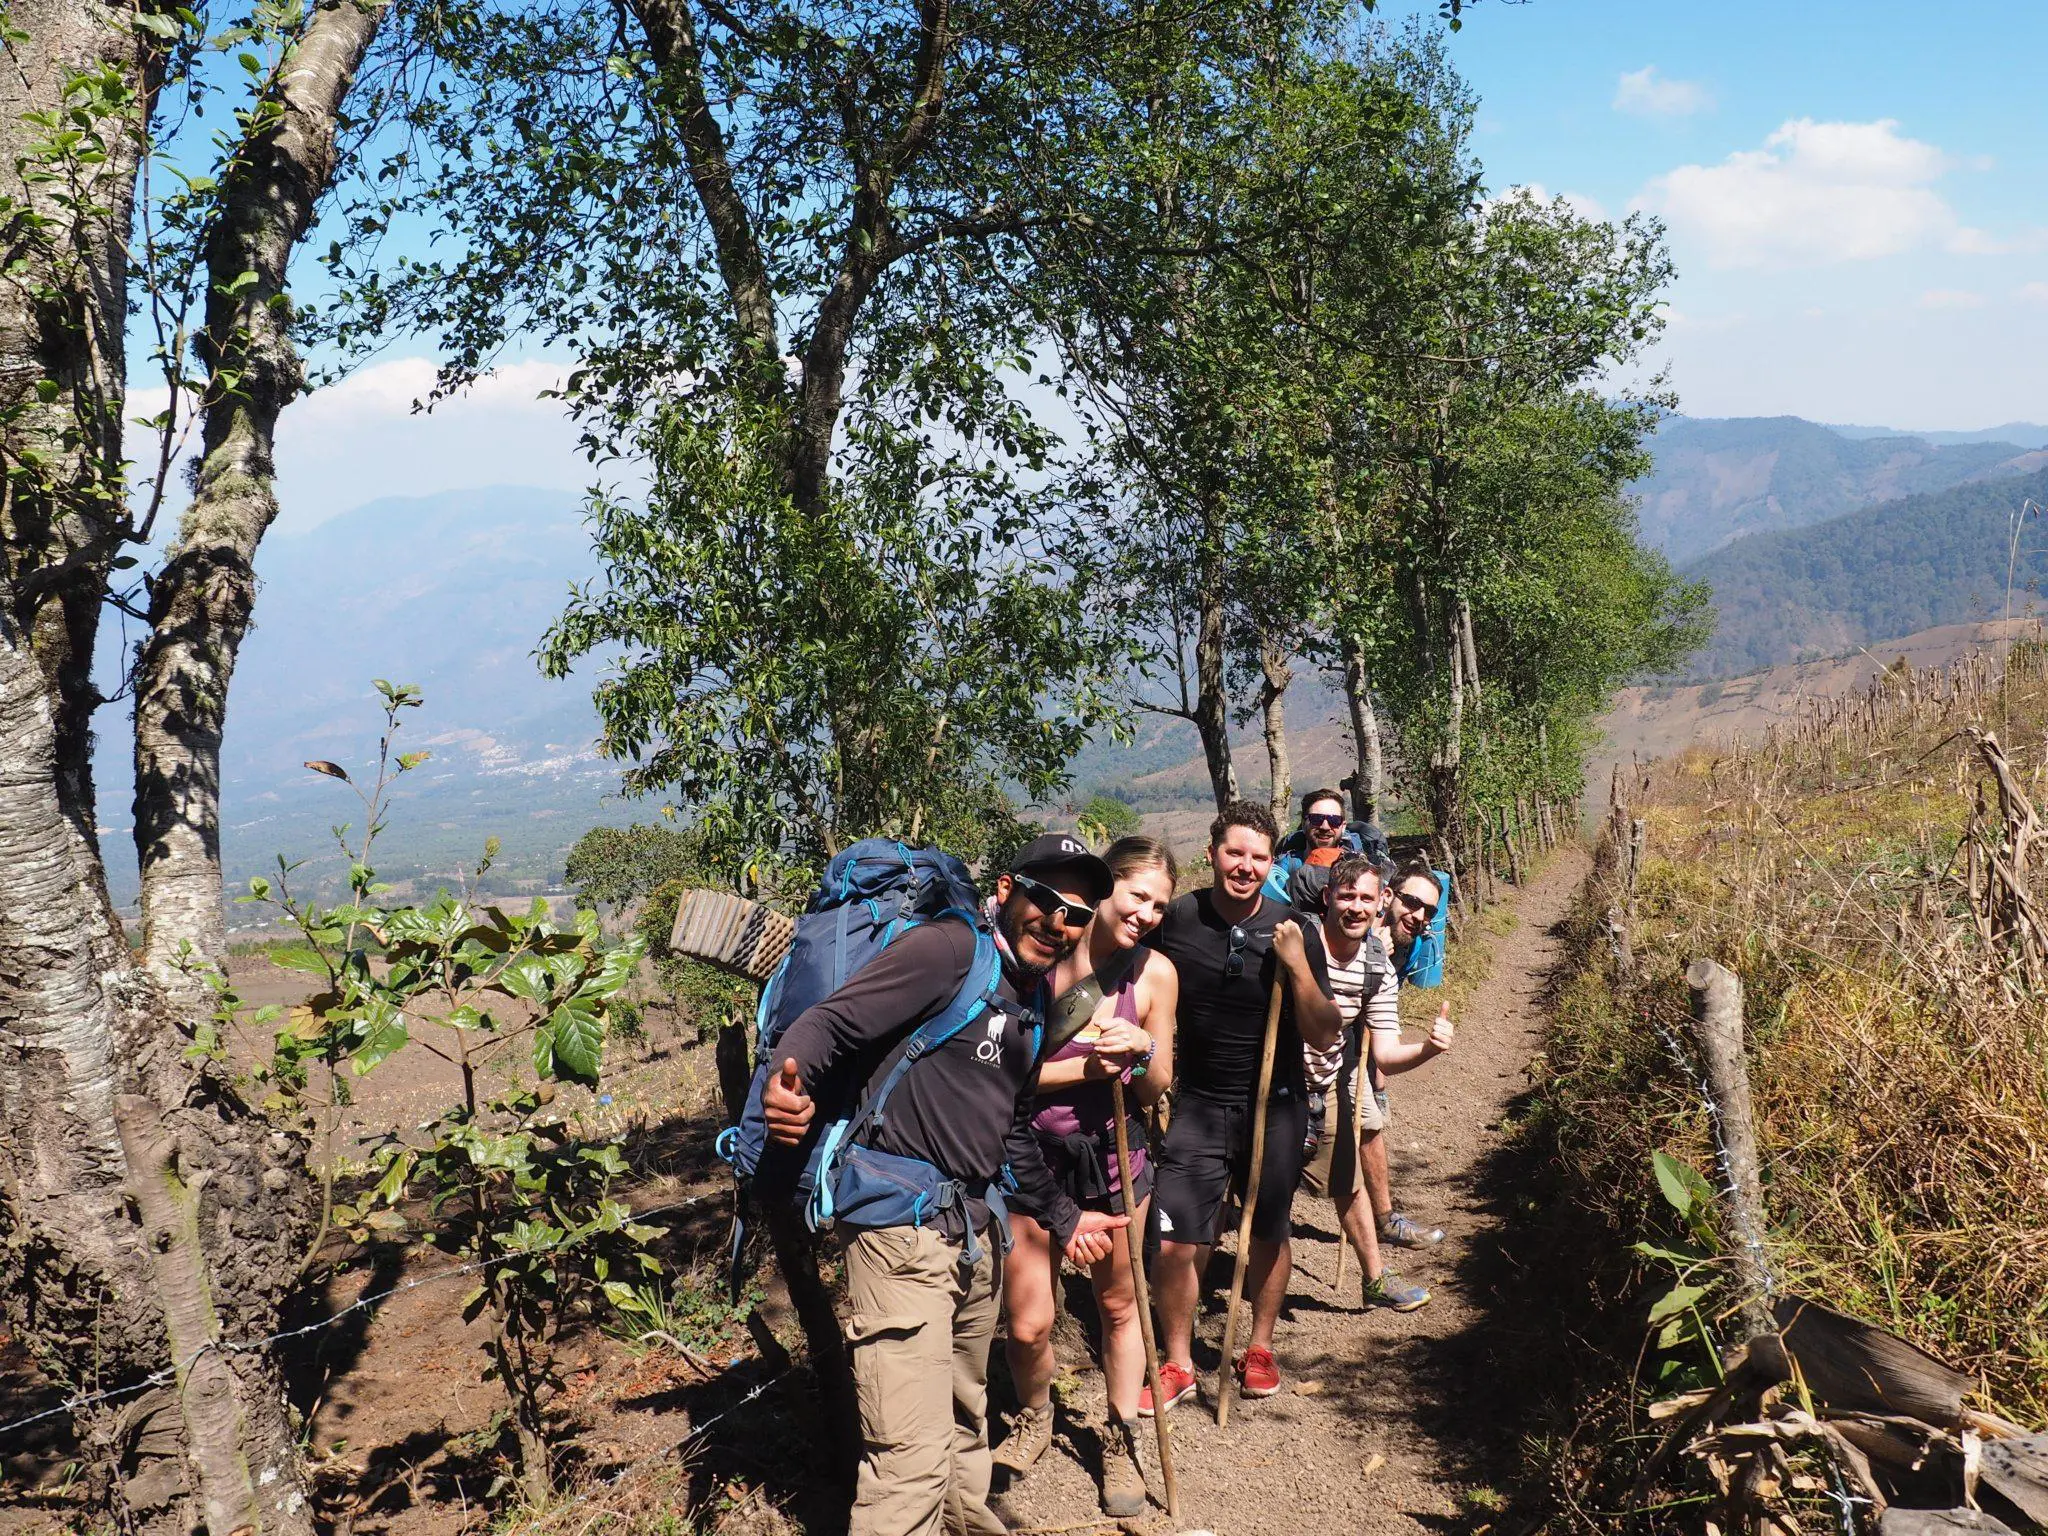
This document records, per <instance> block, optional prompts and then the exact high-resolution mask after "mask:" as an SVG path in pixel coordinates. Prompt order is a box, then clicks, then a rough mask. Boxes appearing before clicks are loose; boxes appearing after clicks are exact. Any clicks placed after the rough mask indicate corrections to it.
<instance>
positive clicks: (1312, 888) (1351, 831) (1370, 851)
mask: <svg viewBox="0 0 2048 1536" xmlns="http://www.w3.org/2000/svg"><path fill="white" fill-rule="evenodd" d="M1354 853H1363V854H1367V855H1370V856H1371V857H1373V858H1375V859H1385V858H1389V857H1390V855H1389V852H1388V847H1387V834H1386V833H1384V832H1382V831H1381V830H1380V829H1379V828H1378V827H1376V826H1374V825H1373V824H1372V823H1371V822H1369V821H1347V820H1346V819H1345V816H1344V794H1343V791H1341V790H1336V789H1312V790H1310V791H1308V793H1306V794H1305V795H1303V796H1302V797H1301V825H1299V826H1298V827H1296V828H1295V829H1294V830H1293V831H1292V832H1290V833H1288V834H1287V836H1286V837H1285V838H1284V839H1282V840H1281V842H1280V843H1279V845H1278V846H1277V847H1275V848H1274V850H1273V868H1272V871H1271V873H1269V874H1268V875H1267V876H1266V894H1267V895H1268V896H1270V897H1272V898H1273V900H1275V901H1284V902H1287V903H1289V904H1290V905H1293V906H1296V907H1299V908H1300V909H1301V910H1302V911H1304V912H1310V913H1321V911H1322V910H1323V902H1322V895H1323V886H1324V885H1325V883H1327V881H1328V879H1329V874H1330V869H1331V866H1333V865H1334V864H1336V862H1337V861H1338V860H1339V859H1342V858H1345V857H1347V856H1348V855H1350V854H1354Z"/></svg>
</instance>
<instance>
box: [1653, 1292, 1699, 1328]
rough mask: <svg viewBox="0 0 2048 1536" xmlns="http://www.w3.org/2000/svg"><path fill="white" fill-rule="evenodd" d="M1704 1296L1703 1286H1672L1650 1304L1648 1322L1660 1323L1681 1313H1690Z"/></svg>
mask: <svg viewBox="0 0 2048 1536" xmlns="http://www.w3.org/2000/svg"><path fill="white" fill-rule="evenodd" d="M1706 1294H1707V1287H1706V1286H1704V1285H1674V1286H1672V1287H1671V1289H1670V1290H1668V1291H1666V1292H1665V1293H1664V1294H1663V1295H1662V1296H1659V1297H1658V1298H1657V1299H1656V1301H1655V1302H1653V1303H1652V1304H1651V1306H1650V1321H1651V1322H1652V1323H1661V1322H1664V1321H1665V1320H1666V1319H1668V1318H1671V1317H1675V1316H1676V1315H1677V1314H1679V1313H1681V1312H1687V1311H1690V1310H1691V1309H1692V1308H1693V1307H1694V1306H1696V1305H1697V1304H1698V1303H1699V1300H1700V1298H1701V1297H1702V1296H1705V1295H1706Z"/></svg>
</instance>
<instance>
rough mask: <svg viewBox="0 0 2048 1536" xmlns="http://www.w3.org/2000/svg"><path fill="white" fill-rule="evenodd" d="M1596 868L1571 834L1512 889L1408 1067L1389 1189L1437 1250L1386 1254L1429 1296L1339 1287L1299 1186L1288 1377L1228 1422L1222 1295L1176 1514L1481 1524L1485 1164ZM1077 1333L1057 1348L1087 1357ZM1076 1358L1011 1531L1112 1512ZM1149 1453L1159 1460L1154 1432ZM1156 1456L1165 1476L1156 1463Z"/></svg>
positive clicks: (1387, 1525) (1229, 1531)
mask: <svg viewBox="0 0 2048 1536" xmlns="http://www.w3.org/2000/svg"><path fill="white" fill-rule="evenodd" d="M1585 874H1586V863H1585V859H1584V856H1583V855H1582V854H1580V853H1579V852H1578V850H1577V849H1575V848H1567V849H1565V850H1562V851H1561V852H1560V853H1559V854H1558V855H1557V856H1556V857H1554V858H1553V859H1552V860H1551V861H1550V863H1549V865H1548V866H1547V867H1546V868H1545V869H1544V871H1543V872H1542V874H1541V875H1539V876H1538V877H1537V879H1536V881H1535V882H1534V883H1533V884H1532V885H1531V886H1530V888H1529V889H1528V891H1527V892H1525V893H1524V894H1523V895H1522V896H1521V897H1520V899H1519V901H1518V902H1517V904H1516V915H1517V921H1516V924H1515V926H1514V928H1513V929H1512V931H1510V932H1509V933H1508V934H1506V935H1505V936H1504V937H1502V938H1499V939H1497V940H1495V941H1494V948H1493V963H1492V966H1491V969H1490V971H1489V974H1488V976H1487V978H1486V980H1485V981H1484V982H1483V983H1482V984H1481V985H1480V987H1479V989H1478V991H1477V993H1476V995H1475V996H1474V997H1473V1000H1472V1001H1471V1003H1470V1004H1469V1005H1468V1006H1467V1007H1466V1009H1465V1017H1463V1018H1461V1019H1459V1020H1458V1021H1457V1023H1458V1043H1457V1048H1456V1050H1455V1051H1454V1053H1453V1054H1452V1055H1451V1056H1450V1057H1449V1058H1448V1059H1446V1060H1445V1061H1444V1062H1442V1063H1441V1064H1439V1065H1437V1066H1435V1067H1433V1068H1425V1069H1423V1070H1420V1071H1418V1072H1416V1073H1415V1074H1413V1075H1412V1076H1409V1077H1406V1078H1402V1079H1399V1080H1398V1081H1397V1082H1396V1084H1395V1087H1394V1095H1393V1124H1392V1127H1391V1129H1390V1131H1389V1135H1390V1136H1391V1137H1392V1138H1393V1140H1392V1145H1391V1151H1392V1154H1393V1175H1394V1191H1395V1199H1396V1202H1397V1203H1398V1204H1399V1205H1400V1206H1401V1207H1403V1208H1405V1209H1406V1210H1407V1211H1408V1212H1409V1213H1410V1214H1411V1215H1413V1216H1414V1217H1415V1219H1416V1220H1417V1221H1419V1222H1423V1223H1425V1224H1433V1225H1437V1226H1441V1227H1442V1228H1443V1229H1444V1231H1445V1234H1446V1236H1445V1239H1444V1242H1443V1244H1442V1246H1441V1247H1440V1248H1438V1249H1435V1250H1433V1251H1428V1252H1423V1253H1410V1252H1407V1251H1405V1250H1398V1249H1397V1250H1392V1251H1391V1252H1392V1262H1393V1264H1394V1266H1395V1267H1396V1268H1397V1269H1399V1270H1400V1271H1401V1272H1402V1273H1404V1274H1406V1275H1408V1276H1409V1277H1411V1278H1413V1279H1417V1280H1420V1281H1422V1282H1423V1283H1424V1284H1426V1285H1428V1286H1429V1287H1430V1289H1431V1290H1432V1291H1434V1292H1435V1299H1434V1300H1433V1301H1432V1302H1431V1303H1430V1304H1429V1305H1428V1306H1427V1307H1425V1308H1423V1309H1422V1310H1421V1311H1419V1312H1414V1313H1410V1314H1408V1315H1406V1316H1399V1315H1396V1314H1394V1313H1391V1312H1385V1311H1375V1312H1371V1313H1367V1312H1363V1311H1361V1310H1360V1309H1359V1297H1358V1288H1357V1287H1358V1268H1357V1265H1356V1264H1355V1263H1353V1264H1351V1265H1350V1266H1349V1278H1348V1280H1347V1283H1346V1285H1345V1289H1344V1293H1343V1294H1342V1295H1341V1296H1340V1295H1338V1294H1337V1293H1336V1292H1335V1290H1334V1288H1333V1283H1334V1281H1335V1279H1336V1270H1337V1246H1336V1221H1335V1218H1334V1216H1333V1214H1332V1212H1331V1209H1330V1205H1329V1202H1328V1201H1327V1200H1322V1199H1315V1198H1311V1197H1309V1196H1307V1195H1300V1196H1297V1197H1296V1199H1295V1205H1294V1238H1295V1240H1294V1282H1293V1285H1292V1287H1291V1289H1290V1292H1289V1305H1288V1307H1287V1309H1286V1311H1285V1312H1283V1314H1282V1316H1281V1320H1280V1327H1279V1332H1278V1336H1277V1339H1276V1343H1277V1345H1278V1350H1277V1353H1278V1355H1279V1359H1280V1365H1281V1370H1282V1372H1283V1375H1284V1377H1285V1385H1284V1386H1283V1388H1282V1390H1281V1393H1280V1395H1279V1396H1277V1397H1273V1398H1269V1399H1266V1400H1264V1401H1260V1402H1240V1403H1239V1404H1237V1405H1236V1406H1235V1407H1234V1408H1233V1410H1232V1415H1231V1424H1230V1427H1229V1429H1228V1430H1223V1431H1219V1430H1218V1429H1217V1428H1216V1426H1215V1422H1214V1418H1213V1413H1212V1410H1211V1408H1210V1406H1209V1404H1210V1402H1211V1401H1212V1399H1210V1398H1209V1397H1208V1396H1207V1394H1208V1393H1209V1391H1210V1390H1211V1389H1212V1388H1213V1383H1214V1379H1215V1378H1214V1375H1213V1371H1214V1368H1215V1363H1216V1354H1217V1348H1218V1340H1219V1339H1220V1337H1221V1334H1222V1321H1223V1319H1222V1310H1221V1303H1220V1301H1219V1302H1218V1303H1217V1304H1216V1306H1215V1307H1214V1308H1213V1309H1212V1310H1211V1311H1210V1312H1209V1313H1208V1314H1207V1315H1206V1316H1205V1317H1204V1319H1203V1324H1202V1327H1201V1330H1200V1337H1199V1338H1198V1340H1197V1342H1196V1346H1195V1350H1196V1365H1197V1367H1198V1368H1200V1369H1203V1370H1204V1371H1206V1372H1209V1373H1211V1374H1209V1375H1208V1376H1207V1377H1206V1379H1205V1382H1204V1393H1205V1397H1204V1402H1203V1405H1202V1407H1201V1408H1199V1409H1197V1408H1196V1405H1195V1404H1194V1403H1193V1402H1189V1403H1186V1404H1183V1405H1182V1407H1181V1408H1180V1409H1179V1410H1178V1411H1176V1412H1175V1414H1174V1415H1173V1418H1172V1420H1171V1423H1172V1426H1173V1430H1174V1451H1175V1461H1176V1463H1177V1466H1178V1470H1179V1474H1180V1484H1181V1519H1180V1521H1179V1528H1180V1529H1182V1530H1193V1529H1202V1530H1209V1531H1214V1532H1217V1533H1218V1536H1264V1533H1271V1536H1280V1533H1289V1536H1293V1533H1298V1532H1305V1531H1315V1532H1328V1533H1332V1536H1335V1533H1353V1532H1361V1533H1372V1536H1381V1533H1386V1536H1394V1533H1411V1532H1417V1533H1419V1532H1442V1531H1444V1530H1446V1529H1447V1528H1460V1527H1462V1526H1463V1525H1465V1524H1466V1520H1467V1517H1470V1519H1471V1523H1472V1524H1474V1525H1479V1524H1484V1523H1485V1521H1486V1519H1487V1511H1488V1505H1489V1504H1490V1502H1491V1500H1490V1495H1489V1491H1488V1482H1489V1472H1490V1470H1491V1469H1493V1468H1494V1467H1496V1466H1498V1465H1499V1462H1498V1460H1497V1458H1499V1457H1500V1456H1501V1455H1503V1453H1504V1452H1505V1450H1506V1449H1507V1448H1509V1447H1510V1446H1511V1444H1512V1435H1513V1430H1514V1426H1513V1425H1511V1424H1503V1423H1501V1422H1500V1414H1499V1413H1497V1412H1495V1411H1494V1409H1495V1405H1496V1404H1497V1403H1498V1401H1499V1398H1498V1394H1495V1393H1492V1392H1490V1386H1489V1384H1490V1381H1491V1380H1492V1379H1493V1378H1494V1374H1495V1371H1496V1369H1497V1368H1498V1367H1499V1365H1500V1364H1503V1363H1504V1362H1503V1361H1502V1360H1501V1358H1500V1352H1502V1351H1504V1350H1508V1349H1511V1347H1512V1346H1511V1345H1510V1344H1509V1343H1508V1341H1507V1340H1506V1339H1505V1338H1504V1337H1499V1336H1496V1333H1495V1329H1494V1324H1493V1317H1494V1316H1495V1312H1494V1310H1493V1309H1494V1308H1495V1307H1496V1306H1498V1305H1499V1304H1500V1302H1501V1296H1500V1293H1499V1292H1498V1291H1497V1290H1496V1288H1495V1286H1494V1284H1493V1279H1494V1277H1495V1276H1497V1275H1498V1274H1499V1273H1500V1260H1501V1259H1502V1257H1503V1256H1502V1255H1501V1254H1500V1253H1499V1252H1498V1249H1497V1245H1496V1244H1495V1243H1494V1242H1493V1241H1492V1234H1493V1232H1494V1230H1495V1229H1496V1227H1497V1226H1498V1218H1497V1202H1498V1200H1499V1199H1500V1198H1501V1196H1500V1194H1499V1193H1498V1192H1497V1191H1495V1190H1492V1189H1491V1188H1489V1186H1490V1184H1491V1183H1492V1182H1493V1181H1492V1180H1491V1179H1490V1178H1489V1176H1488V1175H1489V1165H1490V1163H1491V1162H1492V1161H1493V1153H1494V1150H1495V1148H1496V1147H1497V1146H1498V1145H1499V1141H1500V1137H1499V1126H1500V1122H1501V1117H1502V1115H1503V1113H1504V1111H1505V1110H1506V1108H1507V1106H1508V1104H1509V1101H1510V1100H1511V1099H1512V1098H1514V1096H1515V1095H1516V1094H1518V1093H1519V1092H1521V1091H1522V1090H1523V1089H1524V1088H1525V1087H1526V1076H1525V1068H1526V1067H1527V1066H1528V1063H1529V1061H1530V1059H1531V1058H1532V1057H1533V1056H1534V1055H1535V1053H1536V1052H1537V1050H1538V1049H1539V1048H1540V1042H1541V1033H1542V1025H1543V1005H1542V997H1541V995H1542V992H1543V989H1544V986H1545V983H1546V981H1547V979H1548V977H1549V975H1550V973H1551V970H1552V968H1553V966H1554V965H1555V964H1556V960H1557V941H1556V939H1555V938H1553V937H1552V933H1551V930H1552V928H1553V927H1554V925H1555V924H1556V923H1557V921H1558V919H1559V918H1560V917H1562V916H1563V915H1564V912H1565V910H1566V908H1567V906H1568V905H1569V903H1570V901H1571V898H1572V895H1573V893H1574V892H1575V891H1576V890H1577V889H1578V887H1579V885H1580V884H1581V882H1582V881H1583V880H1584V878H1585ZM1509 1258H1510V1260H1511V1256H1509ZM1224 1273H1225V1274H1226V1275H1227V1270H1226V1271H1224ZM1227 1283H1228V1282H1227V1279H1226V1281H1225V1285H1226V1286H1227ZM1068 1333H1069V1335H1070V1336H1069V1337H1066V1338H1063V1340H1062V1348H1061V1359H1062V1361H1063V1363H1065V1364H1067V1365H1068V1367H1069V1368H1070V1369H1072V1368H1074V1367H1077V1366H1087V1362H1086V1357H1085V1354H1084V1352H1083V1350H1082V1349H1081V1348H1080V1347H1078V1345H1077V1343H1076V1339H1075V1338H1074V1337H1073V1336H1071V1335H1072V1330H1068ZM1078 1374H1079V1376H1080V1381H1081V1392H1080V1394H1079V1401H1078V1403H1077V1404H1076V1405H1075V1406H1076V1411H1075V1412H1074V1413H1073V1414H1072V1416H1071V1417H1070V1418H1063V1421H1062V1431H1061V1435H1060V1438H1059V1439H1058V1440H1057V1441H1056V1442H1055V1444H1054V1448H1053V1450H1052V1451H1051V1452H1049V1453H1048V1454H1047V1456H1046V1457H1045V1459H1044V1460H1043V1461H1041V1462H1040V1463H1039V1465H1038V1466H1037V1467H1036V1468H1034V1469H1033V1470H1032V1472H1031V1474H1030V1476H1029V1477H1028V1478H1027V1479H1026V1480H1024V1481H1023V1482H1021V1483H1018V1484H1015V1485H1013V1486H1012V1487H1010V1488H1009V1489H1007V1490H1006V1491H1005V1492H1004V1494H1003V1500H1002V1502H1003V1508H1004V1510H1005V1511H1006V1513H1007V1514H1008V1515H1009V1516H1010V1518H1011V1523H1012V1525H1013V1528H1024V1529H1029V1528H1041V1529H1043V1528H1058V1527H1066V1526H1074V1524H1075V1522H1084V1521H1087V1520H1089V1519H1090V1518H1091V1517H1093V1516H1095V1515H1097V1514H1098V1512H1099V1509H1098V1504H1097V1500H1096V1487H1095V1483H1094V1480H1093V1475H1092V1472H1091V1471H1090V1470H1089V1469H1090V1468H1092V1467H1093V1466H1094V1465H1095V1464H1096V1450H1095V1447H1096V1443H1097V1442H1096V1428H1097V1426H1099V1425H1100V1424H1101V1423H1102V1413H1103V1404H1102V1377H1101V1375H1100V1373H1099V1372H1098V1371H1096V1370H1094V1369H1092V1366H1089V1367H1088V1368H1085V1369H1082V1370H1080V1371H1079V1372H1078ZM1147 1459H1148V1463H1154V1456H1153V1453H1152V1451H1151V1447H1150V1441H1149V1429H1148V1441H1147ZM1368 1467H1371V1468H1372V1470H1371V1471H1370V1472H1368V1471H1367V1468H1368ZM1149 1471H1150V1475H1151V1476H1152V1477H1153V1478H1154V1480H1155V1491H1156V1479H1157V1468H1156V1464H1152V1465H1150V1466H1149ZM1155 1526H1156V1528H1157V1529H1160V1530H1167V1529H1171V1527H1170V1526H1169V1525H1168V1524H1167V1523H1166V1522H1165V1521H1164V1518H1163V1517H1161V1518H1160V1520H1159V1521H1157V1522H1154V1523H1153V1525H1148V1527H1147V1528H1148V1529H1152V1528H1154V1527H1155ZM1081 1529H1085V1527H1077V1528H1076V1536H1078V1533H1079V1530H1081Z"/></svg>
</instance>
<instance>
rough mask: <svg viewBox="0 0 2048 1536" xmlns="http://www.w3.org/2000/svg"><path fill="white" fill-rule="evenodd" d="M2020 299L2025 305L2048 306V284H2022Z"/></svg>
mask: <svg viewBox="0 0 2048 1536" xmlns="http://www.w3.org/2000/svg"><path fill="white" fill-rule="evenodd" d="M2019 298H2020V301H2021V302H2022V303H2025V304H2044V305H2048V283H2023V284H2021V285H2020V291H2019Z"/></svg>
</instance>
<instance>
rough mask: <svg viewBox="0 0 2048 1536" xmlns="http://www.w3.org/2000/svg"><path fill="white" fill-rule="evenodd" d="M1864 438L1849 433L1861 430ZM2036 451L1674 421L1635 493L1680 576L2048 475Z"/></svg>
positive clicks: (2046, 459)
mask: <svg viewBox="0 0 2048 1536" xmlns="http://www.w3.org/2000/svg"><path fill="white" fill-rule="evenodd" d="M1862 430H1863V429H1854V428H1852V429H1848V431H1852V432H1853V431H1862ZM2016 431H2018V432H2019V433H2020V434H2021V435H2023V436H2027V437H2028V438H2029V443H2026V444H2022V443H2017V442H2005V441H1989V440H1985V439H1983V438H1982V437H1981V436H1980V435H1979V434H1961V433H1958V434H1941V435H1942V436H1946V437H1952V438H1954V439H1956V440H1955V441H1952V442H1946V443H1943V442H1936V441H1935V440H1934V435H1931V434H1925V433H1909V434H1899V435H1896V436H1865V437H1854V436H1849V435H1845V433H1844V432H1842V431H1837V430H1835V429H1833V428H1830V427H1824V426H1821V425H1819V424H1817V423H1815V422H1811V421H1806V420H1804V419H1802V418H1800V417H1797V416H1760V417H1733V418H1727V419H1722V420H1707V419H1700V418H1694V417H1686V416H1677V417H1672V418H1670V419H1668V420H1666V421H1665V422H1664V423H1663V424H1662V425H1661V426H1660V427H1659V428H1658V430H1657V433H1656V436H1655V437H1654V439H1653V440H1652V442H1651V444H1650V447H1651V450H1652V452H1653V453H1654V454H1655V455H1656V468H1655V469H1654V470H1652V471H1651V473H1650V474H1649V475H1647V476H1645V477H1644V478H1643V479H1641V480H1639V481H1637V482H1636V483H1635V485H1634V486H1632V487H1631V490H1632V491H1633V492H1634V493H1635V495H1636V496H1637V497H1638V499H1639V502H1640V515H1641V519H1642V529H1643V536H1644V538H1645V539H1646V540H1648V542H1650V543H1651V544H1654V545H1656V546H1657V547H1658V548H1660V549H1662V550H1663V551H1664V552H1665V553H1666V554H1667V555H1669V556H1670V557H1671V559H1672V560H1673V561H1675V562H1677V563H1679V564H1681V565H1683V564H1686V563H1687V562H1690V561H1694V560H1697V559H1699V558H1701V557H1702V556H1705V555H1708V554H1710V553H1712V552H1713V551H1714V550H1716V549H1719V548H1721V547H1722V546H1723V545H1725V544H1728V543H1730V542H1731V541H1733V540H1736V539H1740V538H1744V537H1750V536H1754V535H1756V534H1760V533H1770V532H1775V531H1779V530H1782V529H1788V528H1798V527H1803V526H1805V525H1807V524H1810V523H1817V522H1823V521H1825V520H1827V519H1829V518H1834V517H1839V516H1841V515H1843V514H1844V513H1849V512H1854V511H1856V510H1857V509H1859V508H1862V507H1867V506H1872V505H1876V504H1879V503H1882V502H1887V501H1893V500H1897V499H1898V498H1900V497H1902V496H1911V495H1916V494H1920V493H1924V492H1930V491H1942V490H1946V489H1948V488H1949V487H1950V486H1952V485H1960V484H1964V483H1966V482H1969V481H1972V480H1978V479H1996V478H2000V477H2005V476H2012V475H2020V474H2026V473H2028V472H2030V471H2032V470H2036V469H2040V468H2042V467H2044V466H2048V455H2043V454H2042V453H2041V452H2040V451H2039V450H2040V443H2041V442H2042V441H2048V429H2042V428H2027V427H2025V426H2024V425H2023V424H2020V425H2016Z"/></svg>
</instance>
